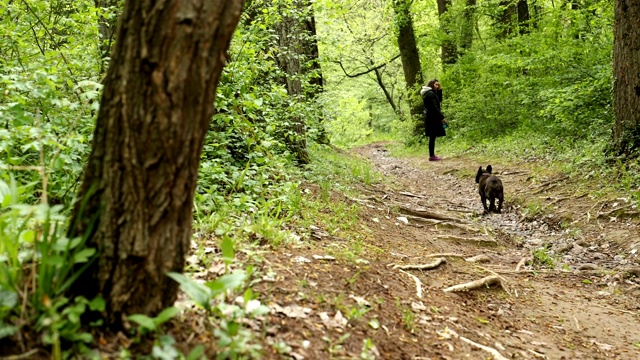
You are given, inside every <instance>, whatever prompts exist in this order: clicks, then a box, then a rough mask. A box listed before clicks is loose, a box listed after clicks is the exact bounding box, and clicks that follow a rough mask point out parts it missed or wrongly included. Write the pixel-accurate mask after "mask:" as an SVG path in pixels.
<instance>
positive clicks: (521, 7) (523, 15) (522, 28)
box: [517, 0, 531, 35]
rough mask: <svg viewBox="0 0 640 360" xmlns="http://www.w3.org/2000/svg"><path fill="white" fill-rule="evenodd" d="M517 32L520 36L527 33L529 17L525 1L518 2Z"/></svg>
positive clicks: (519, 0)
mask: <svg viewBox="0 0 640 360" xmlns="http://www.w3.org/2000/svg"><path fill="white" fill-rule="evenodd" d="M517 6H518V31H519V32H520V35H524V34H528V33H529V21H530V20H531V16H530V14H529V4H528V3H527V0H518V5H517Z"/></svg>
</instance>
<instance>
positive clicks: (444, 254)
mask: <svg viewBox="0 0 640 360" xmlns="http://www.w3.org/2000/svg"><path fill="white" fill-rule="evenodd" d="M434 257H454V258H465V257H466V256H465V255H462V254H455V253H438V254H429V255H427V256H425V258H427V259H428V258H434Z"/></svg>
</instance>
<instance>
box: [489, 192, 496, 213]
mask: <svg viewBox="0 0 640 360" xmlns="http://www.w3.org/2000/svg"><path fill="white" fill-rule="evenodd" d="M495 210H496V198H495V197H493V196H490V197H489V211H490V212H491V211H495Z"/></svg>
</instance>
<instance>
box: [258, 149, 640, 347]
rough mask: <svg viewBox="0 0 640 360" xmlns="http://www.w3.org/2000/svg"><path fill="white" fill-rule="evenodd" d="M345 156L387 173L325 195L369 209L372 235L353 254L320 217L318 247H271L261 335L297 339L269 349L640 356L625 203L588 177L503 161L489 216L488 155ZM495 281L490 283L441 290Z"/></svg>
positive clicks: (632, 230)
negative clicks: (484, 173)
mask: <svg viewBox="0 0 640 360" xmlns="http://www.w3.org/2000/svg"><path fill="white" fill-rule="evenodd" d="M351 153H352V155H354V156H360V157H362V158H364V159H367V161H370V162H371V163H373V164H374V165H375V167H376V169H377V170H378V171H380V172H382V173H383V174H384V176H385V181H384V183H383V184H374V185H371V186H364V185H362V186H361V188H359V189H358V191H359V192H360V194H364V195H362V196H360V197H358V198H353V197H347V196H345V195H344V194H340V193H337V192H336V193H333V192H332V194H331V196H332V197H333V198H334V200H335V201H336V202H340V201H342V202H347V203H355V204H358V205H359V206H360V207H361V209H362V210H361V211H360V212H359V215H358V216H359V219H358V225H357V226H358V227H359V229H358V231H359V232H361V233H363V234H365V236H364V237H363V239H364V240H363V241H361V242H359V243H358V244H356V245H357V248H358V251H356V252H354V251H352V250H353V249H354V245H353V244H348V240H345V239H340V238H339V237H336V236H334V235H333V234H329V233H327V232H326V231H324V229H322V224H317V227H315V228H313V229H312V234H313V239H314V240H313V242H312V243H310V244H309V243H304V244H302V245H299V246H291V247H288V248H285V249H283V250H282V251H279V252H273V253H269V254H267V255H266V256H265V260H264V267H265V269H266V268H268V269H269V271H272V272H273V273H274V274H275V275H274V276H273V277H271V278H270V279H269V280H268V281H263V282H260V283H258V284H257V285H255V286H254V289H255V290H256V291H257V292H259V293H260V294H261V300H262V301H263V302H265V303H267V304H268V305H270V307H271V312H270V313H269V315H268V316H267V319H265V324H267V327H266V330H265V331H264V333H263V336H264V338H263V340H264V342H265V343H268V344H271V345H272V346H269V347H267V348H271V349H274V347H273V344H276V343H282V342H284V343H286V344H288V346H289V347H290V348H287V349H285V350H281V353H279V354H276V353H273V354H269V353H266V354H264V355H263V358H265V359H266V358H269V359H271V358H273V359H280V358H293V359H355V358H358V359H373V358H377V359H491V358H493V359H638V358H640V323H639V321H638V320H639V316H638V315H639V314H640V303H639V302H638V296H639V295H640V281H638V277H640V267H639V266H638V263H639V262H640V261H639V260H638V258H637V256H638V254H637V249H638V248H640V231H639V229H638V228H639V226H640V222H639V218H638V209H637V208H636V207H635V205H632V204H633V202H632V201H631V200H630V199H625V198H613V197H610V196H607V195H604V194H600V196H599V197H597V198H596V197H594V196H593V194H595V193H596V192H598V191H599V189H589V188H588V186H585V185H584V183H585V181H584V180H582V179H580V181H574V180H573V179H571V178H569V177H567V176H565V175H563V174H561V173H549V172H542V171H540V170H536V169H535V167H533V165H532V164H531V163H522V164H513V163H511V164H500V163H496V164H492V165H493V169H494V174H497V175H498V176H500V178H501V179H502V181H503V183H504V187H505V198H506V201H505V206H504V208H503V211H502V214H483V212H482V205H481V203H480V198H479V195H478V192H477V184H476V183H475V172H476V170H477V169H478V167H479V166H483V167H484V166H486V165H487V164H480V163H478V162H477V161H475V160H474V159H471V158H467V157H449V158H445V159H444V160H443V161H440V162H428V161H427V159H418V158H403V159H398V158H394V157H391V156H390V154H389V152H388V150H387V149H385V144H384V143H376V144H371V145H367V146H362V147H359V148H356V149H353V150H352V151H351ZM305 186H307V188H308V189H309V190H308V191H309V192H311V193H317V192H318V191H319V189H318V188H316V187H314V186H312V185H305ZM336 249H338V250H336ZM339 249H352V250H351V251H350V252H349V251H347V252H348V253H350V254H355V256H336V255H335V254H339V253H340V250H339ZM329 255H331V256H329ZM439 259H443V260H439ZM437 264H439V265H437ZM403 265H434V267H433V268H432V269H408V268H404V269H403V268H400V267H399V266H403ZM265 269H263V270H265ZM265 271H266V270H265ZM487 277H489V279H490V280H491V281H492V282H493V285H491V286H489V285H488V284H487V285H481V286H479V287H478V288H475V289H471V290H468V291H455V290H454V291H447V292H446V291H444V289H446V288H448V287H451V286H455V285H459V284H464V283H467V282H471V281H475V280H480V279H483V278H487ZM274 352H275V351H274ZM282 353H285V354H286V356H284V357H283V356H282Z"/></svg>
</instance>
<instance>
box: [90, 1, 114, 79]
mask: <svg viewBox="0 0 640 360" xmlns="http://www.w3.org/2000/svg"><path fill="white" fill-rule="evenodd" d="M119 2H120V0H95V4H96V7H97V8H102V9H103V11H105V13H106V14H108V15H111V16H105V15H102V16H100V20H98V33H99V34H100V59H101V61H100V74H104V71H105V70H106V67H107V65H108V62H107V61H106V59H107V58H108V57H109V56H110V55H111V44H112V43H113V40H115V39H114V36H115V34H116V26H117V24H118V14H119V13H120V11H118V9H117V7H118V3H119Z"/></svg>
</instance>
